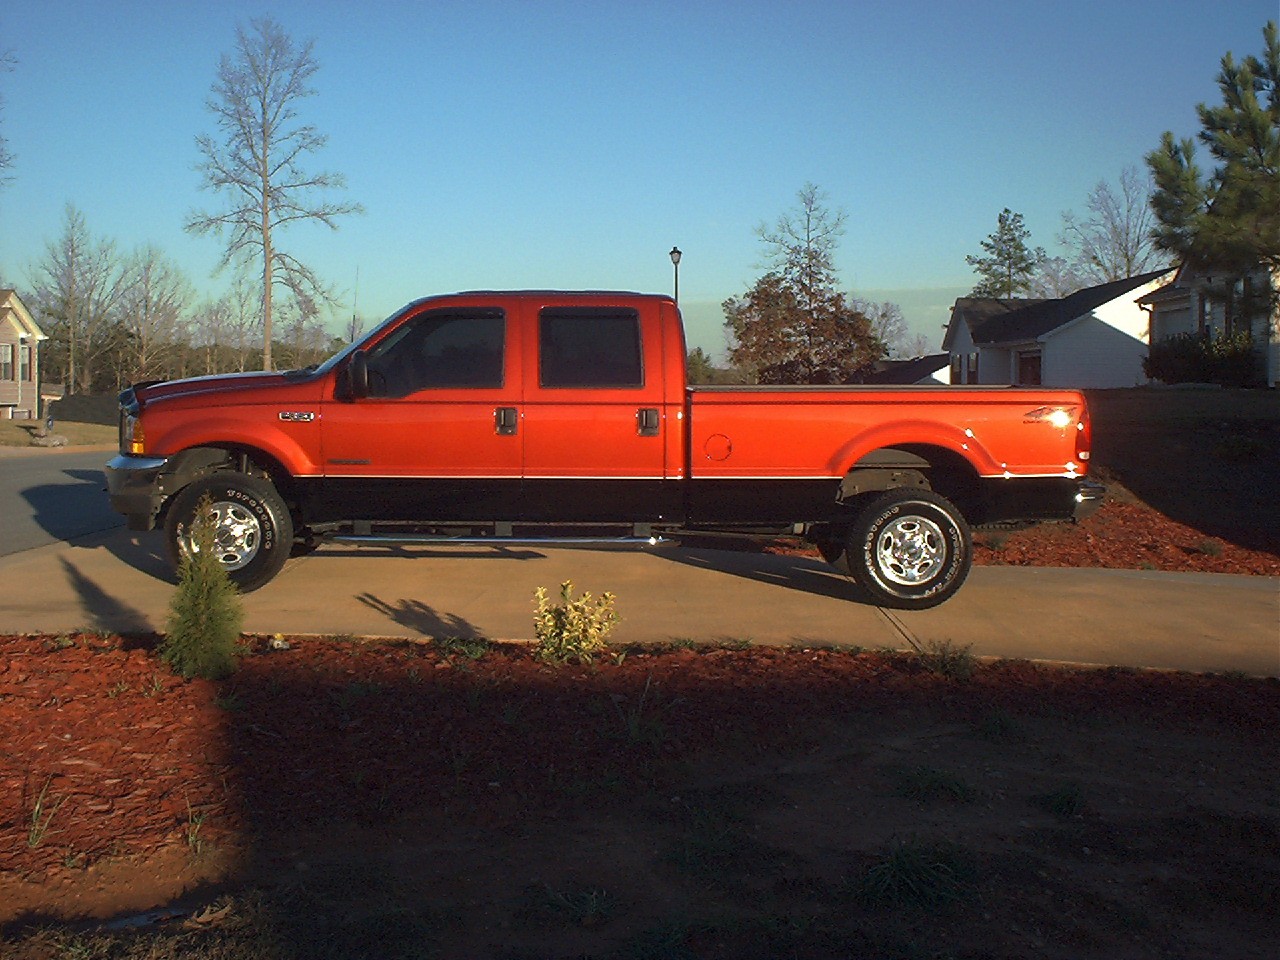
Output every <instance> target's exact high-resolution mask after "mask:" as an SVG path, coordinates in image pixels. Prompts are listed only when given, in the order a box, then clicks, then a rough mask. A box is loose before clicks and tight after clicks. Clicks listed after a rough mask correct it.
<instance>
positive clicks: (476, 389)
mask: <svg viewBox="0 0 1280 960" xmlns="http://www.w3.org/2000/svg"><path fill="white" fill-rule="evenodd" d="M517 338H518V331H517V330H516V329H515V328H514V326H513V325H511V324H508V322H507V315H506V313H505V311H504V310H502V309H501V308H498V307H483V306H480V307H448V308H441V309H436V310H430V309H428V310H425V311H424V312H422V313H420V314H417V315H416V316H412V317H410V318H408V319H407V320H406V321H405V322H404V323H402V324H400V325H399V326H397V327H395V328H394V329H393V330H391V331H390V332H389V333H388V334H387V336H385V337H383V338H382V339H381V340H380V341H379V342H378V343H376V344H374V345H373V346H372V347H370V349H369V351H368V355H367V360H368V370H369V396H368V397H362V398H360V399H356V400H350V401H343V400H334V401H332V402H329V403H327V404H326V405H325V409H324V413H323V419H322V437H323V457H324V470H325V479H324V482H323V496H324V501H325V506H326V508H327V509H324V510H323V511H322V512H324V513H326V514H328V515H331V516H340V517H346V518H352V519H368V520H459V521H468V520H471V521H485V520H512V519H515V518H516V513H517V511H518V509H519V495H520V460H521V449H520V445H521V439H522V438H521V436H520V434H519V431H518V430H517V423H518V413H517V408H518V405H519V396H520V383H519V380H520V377H521V371H520V368H519V365H518V364H515V363H511V364H509V363H508V360H507V357H508V355H511V356H519V354H518V352H516V349H515V346H514V345H513V340H514V339H517Z"/></svg>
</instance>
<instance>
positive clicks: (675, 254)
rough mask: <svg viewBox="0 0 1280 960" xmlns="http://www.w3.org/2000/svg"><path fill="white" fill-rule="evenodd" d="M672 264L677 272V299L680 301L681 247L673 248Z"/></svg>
mask: <svg viewBox="0 0 1280 960" xmlns="http://www.w3.org/2000/svg"><path fill="white" fill-rule="evenodd" d="M671 266H672V268H673V269H674V270H675V272H676V287H675V297H674V299H675V301H676V303H679V302H680V248H679V247H672V248H671Z"/></svg>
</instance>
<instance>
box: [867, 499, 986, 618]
mask: <svg viewBox="0 0 1280 960" xmlns="http://www.w3.org/2000/svg"><path fill="white" fill-rule="evenodd" d="M845 558H846V559H847V560H848V563H849V566H850V568H851V570H852V573H853V578H854V580H855V581H857V583H858V585H859V586H860V587H862V589H863V590H865V591H866V592H867V593H868V594H869V595H870V596H871V597H872V599H874V600H875V602H876V603H877V604H879V605H880V606H884V607H895V608H897V609H899V610H925V609H927V608H929V607H936V606H937V605H938V604H940V603H942V602H943V601H945V600H948V599H950V597H951V596H952V595H954V594H955V592H956V591H957V590H959V589H960V586H961V584H963V583H964V581H965V578H966V577H967V576H969V568H970V567H971V566H972V565H973V541H972V536H971V534H970V532H969V524H968V523H967V522H966V521H965V519H964V516H963V515H962V514H961V513H960V511H959V510H957V509H956V507H955V505H954V504H952V503H951V501H949V500H947V499H946V498H945V497H941V496H939V495H938V494H936V493H933V492H931V491H928V490H889V491H886V492H885V493H882V494H880V495H879V496H877V497H876V498H874V499H873V500H871V501H870V502H869V503H868V504H867V505H866V506H865V507H864V508H863V510H862V512H861V513H860V514H859V515H858V518H857V520H856V521H854V524H853V527H852V528H851V529H850V531H849V539H848V541H847V542H846V545H845Z"/></svg>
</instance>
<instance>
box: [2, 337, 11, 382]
mask: <svg viewBox="0 0 1280 960" xmlns="http://www.w3.org/2000/svg"><path fill="white" fill-rule="evenodd" d="M12 379H13V344H12V343H0V380H12Z"/></svg>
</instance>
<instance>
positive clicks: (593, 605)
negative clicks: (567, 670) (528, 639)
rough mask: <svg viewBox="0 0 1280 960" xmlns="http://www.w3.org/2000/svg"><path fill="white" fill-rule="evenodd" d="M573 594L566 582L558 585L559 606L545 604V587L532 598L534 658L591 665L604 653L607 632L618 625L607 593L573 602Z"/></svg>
mask: <svg viewBox="0 0 1280 960" xmlns="http://www.w3.org/2000/svg"><path fill="white" fill-rule="evenodd" d="M572 594H573V582H572V581H570V580H566V581H565V582H564V583H562V584H560V600H561V602H560V603H551V602H550V601H548V599H547V591H546V588H545V587H539V588H538V591H537V593H536V594H535V595H534V596H535V598H536V599H537V601H538V612H537V614H535V616H534V618H533V632H534V637H536V638H537V646H536V647H535V654H536V655H537V657H538V659H539V660H541V661H543V662H544V663H565V662H567V661H569V660H577V661H578V662H579V663H590V662H591V660H592V658H593V657H594V656H595V654H597V653H599V652H600V651H601V650H603V649H604V647H605V640H606V638H607V637H608V635H609V631H610V630H612V629H613V625H614V624H615V623H617V622H618V614H617V613H616V612H615V611H614V609H613V601H614V596H613V594H612V593H608V592H606V593H604V594H602V595H601V597H600V598H599V599H598V600H597V599H595V598H593V597H592V596H591V594H589V593H584V594H583V595H582V596H581V597H579V598H578V599H577V600H574V599H573V596H572Z"/></svg>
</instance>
